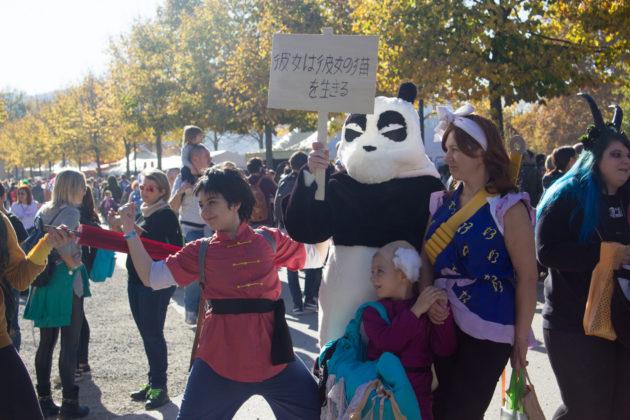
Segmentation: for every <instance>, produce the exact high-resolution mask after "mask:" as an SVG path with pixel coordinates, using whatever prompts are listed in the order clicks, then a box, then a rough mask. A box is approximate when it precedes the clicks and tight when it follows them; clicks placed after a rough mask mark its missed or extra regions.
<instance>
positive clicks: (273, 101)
mask: <svg viewBox="0 0 630 420" xmlns="http://www.w3.org/2000/svg"><path fill="white" fill-rule="evenodd" d="M377 48H378V38H377V37H374V36H352V35H284V34H278V35H276V36H274V39H273V51H272V56H271V66H270V70H271V71H270V77H269V100H268V106H269V107H270V108H279V109H299V110H306V111H322V110H325V111H327V112H360V113H371V112H373V107H374V93H375V84H376V67H377Z"/></svg>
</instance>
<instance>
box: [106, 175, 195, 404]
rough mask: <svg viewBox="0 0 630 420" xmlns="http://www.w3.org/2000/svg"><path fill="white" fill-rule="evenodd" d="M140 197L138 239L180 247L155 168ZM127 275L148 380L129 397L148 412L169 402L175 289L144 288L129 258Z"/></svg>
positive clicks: (167, 191)
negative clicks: (167, 329)
mask: <svg viewBox="0 0 630 420" xmlns="http://www.w3.org/2000/svg"><path fill="white" fill-rule="evenodd" d="M140 195H141V197H142V202H143V203H142V205H141V206H140V211H141V214H140V215H139V216H138V217H137V218H136V226H137V231H138V233H139V234H140V236H142V237H144V238H148V239H153V240H156V241H160V242H166V243H169V244H172V245H179V246H182V245H183V244H184V242H183V239H182V231H181V228H180V225H179V221H178V220H177V216H176V215H175V213H174V212H173V210H171V208H170V207H169V205H168V198H169V197H170V195H171V187H170V184H169V182H168V178H167V177H166V174H164V172H162V171H160V170H157V169H151V170H149V171H147V172H145V173H144V177H143V181H142V184H140ZM114 217H115V213H114V212H113V211H112V212H110V214H109V217H108V219H109V221H110V225H112V226H113V225H114V224H113V223H112V222H113V218H114ZM127 272H128V273H129V282H128V283H127V293H128V295H129V306H130V307H131V314H132V315H133V319H134V321H135V322H136V326H137V327H138V331H140V336H141V337H142V342H143V344H144V350H145V353H146V355H147V360H148V362H149V372H148V381H147V383H146V385H144V386H143V387H142V388H140V390H138V391H136V392H134V393H132V394H131V399H132V400H134V401H144V402H145V408H146V409H147V410H151V409H155V408H158V407H160V406H162V405H164V404H166V402H168V393H167V387H166V369H167V367H168V360H167V349H166V340H165V339H164V321H165V320H166V310H167V309H168V304H169V301H170V300H171V296H173V292H175V286H173V287H169V288H166V289H162V290H158V291H154V290H153V289H151V288H150V287H146V286H144V285H143V284H142V282H141V281H140V278H139V277H138V274H137V273H136V269H135V268H134V265H133V261H132V260H131V258H130V257H127Z"/></svg>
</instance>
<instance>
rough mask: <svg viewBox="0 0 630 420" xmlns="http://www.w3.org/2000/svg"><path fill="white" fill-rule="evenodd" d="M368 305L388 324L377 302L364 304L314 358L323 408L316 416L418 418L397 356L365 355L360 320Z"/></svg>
mask: <svg viewBox="0 0 630 420" xmlns="http://www.w3.org/2000/svg"><path fill="white" fill-rule="evenodd" d="M368 307H372V308H374V309H375V310H376V311H377V312H378V313H379V315H380V316H381V318H383V319H384V320H385V321H386V322H387V323H388V324H389V323H390V321H389V317H388V316H387V311H386V310H385V307H384V306H383V305H382V304H381V303H379V302H367V303H364V304H363V305H361V306H360V307H359V309H357V311H356V313H355V316H354V318H353V319H352V320H350V322H349V323H348V326H347V327H346V331H345V333H344V335H343V337H341V338H338V339H336V340H331V341H329V342H328V343H326V345H325V346H324V347H323V348H322V351H321V353H320V355H319V357H318V358H317V360H316V361H315V370H316V373H317V374H318V376H319V391H320V397H321V401H322V407H324V408H322V418H326V419H335V420H336V419H337V418H361V419H365V418H367V419H379V420H384V419H387V420H393V419H396V420H399V419H409V420H419V419H421V416H420V406H419V404H418V400H417V398H416V394H415V392H414V390H413V388H412V386H411V383H410V382H409V379H408V378H407V374H406V373H405V369H404V368H403V366H402V363H401V362H400V359H398V357H396V356H395V355H394V354H392V353H388V352H385V353H383V354H382V355H381V356H380V357H379V358H378V360H367V358H366V354H367V345H366V343H365V342H364V341H363V338H362V337H361V319H362V316H363V311H364V310H365V309H366V308H368ZM357 416H358V417H357Z"/></svg>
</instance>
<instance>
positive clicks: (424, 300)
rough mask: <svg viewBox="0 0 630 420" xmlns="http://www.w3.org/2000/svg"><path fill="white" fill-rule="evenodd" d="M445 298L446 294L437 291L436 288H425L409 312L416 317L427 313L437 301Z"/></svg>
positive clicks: (439, 290)
mask: <svg viewBox="0 0 630 420" xmlns="http://www.w3.org/2000/svg"><path fill="white" fill-rule="evenodd" d="M444 298H446V292H445V291H444V290H442V289H438V288H437V287H433V286H428V287H425V288H424V290H423V291H422V293H420V296H418V299H417V300H416V303H414V305H413V306H412V307H411V311H412V312H413V313H414V314H415V315H416V316H417V317H420V316H421V315H423V314H425V313H427V312H428V311H429V308H430V307H431V306H432V305H433V304H434V303H435V302H437V301H438V300H443V299H444Z"/></svg>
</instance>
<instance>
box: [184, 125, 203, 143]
mask: <svg viewBox="0 0 630 420" xmlns="http://www.w3.org/2000/svg"><path fill="white" fill-rule="evenodd" d="M201 133H203V131H202V130H201V128H199V127H197V126H196V125H187V126H186V127H184V135H183V136H182V140H183V141H184V143H188V142H189V141H191V140H192V139H194V138H195V137H197V136H198V135H199V134H201Z"/></svg>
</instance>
